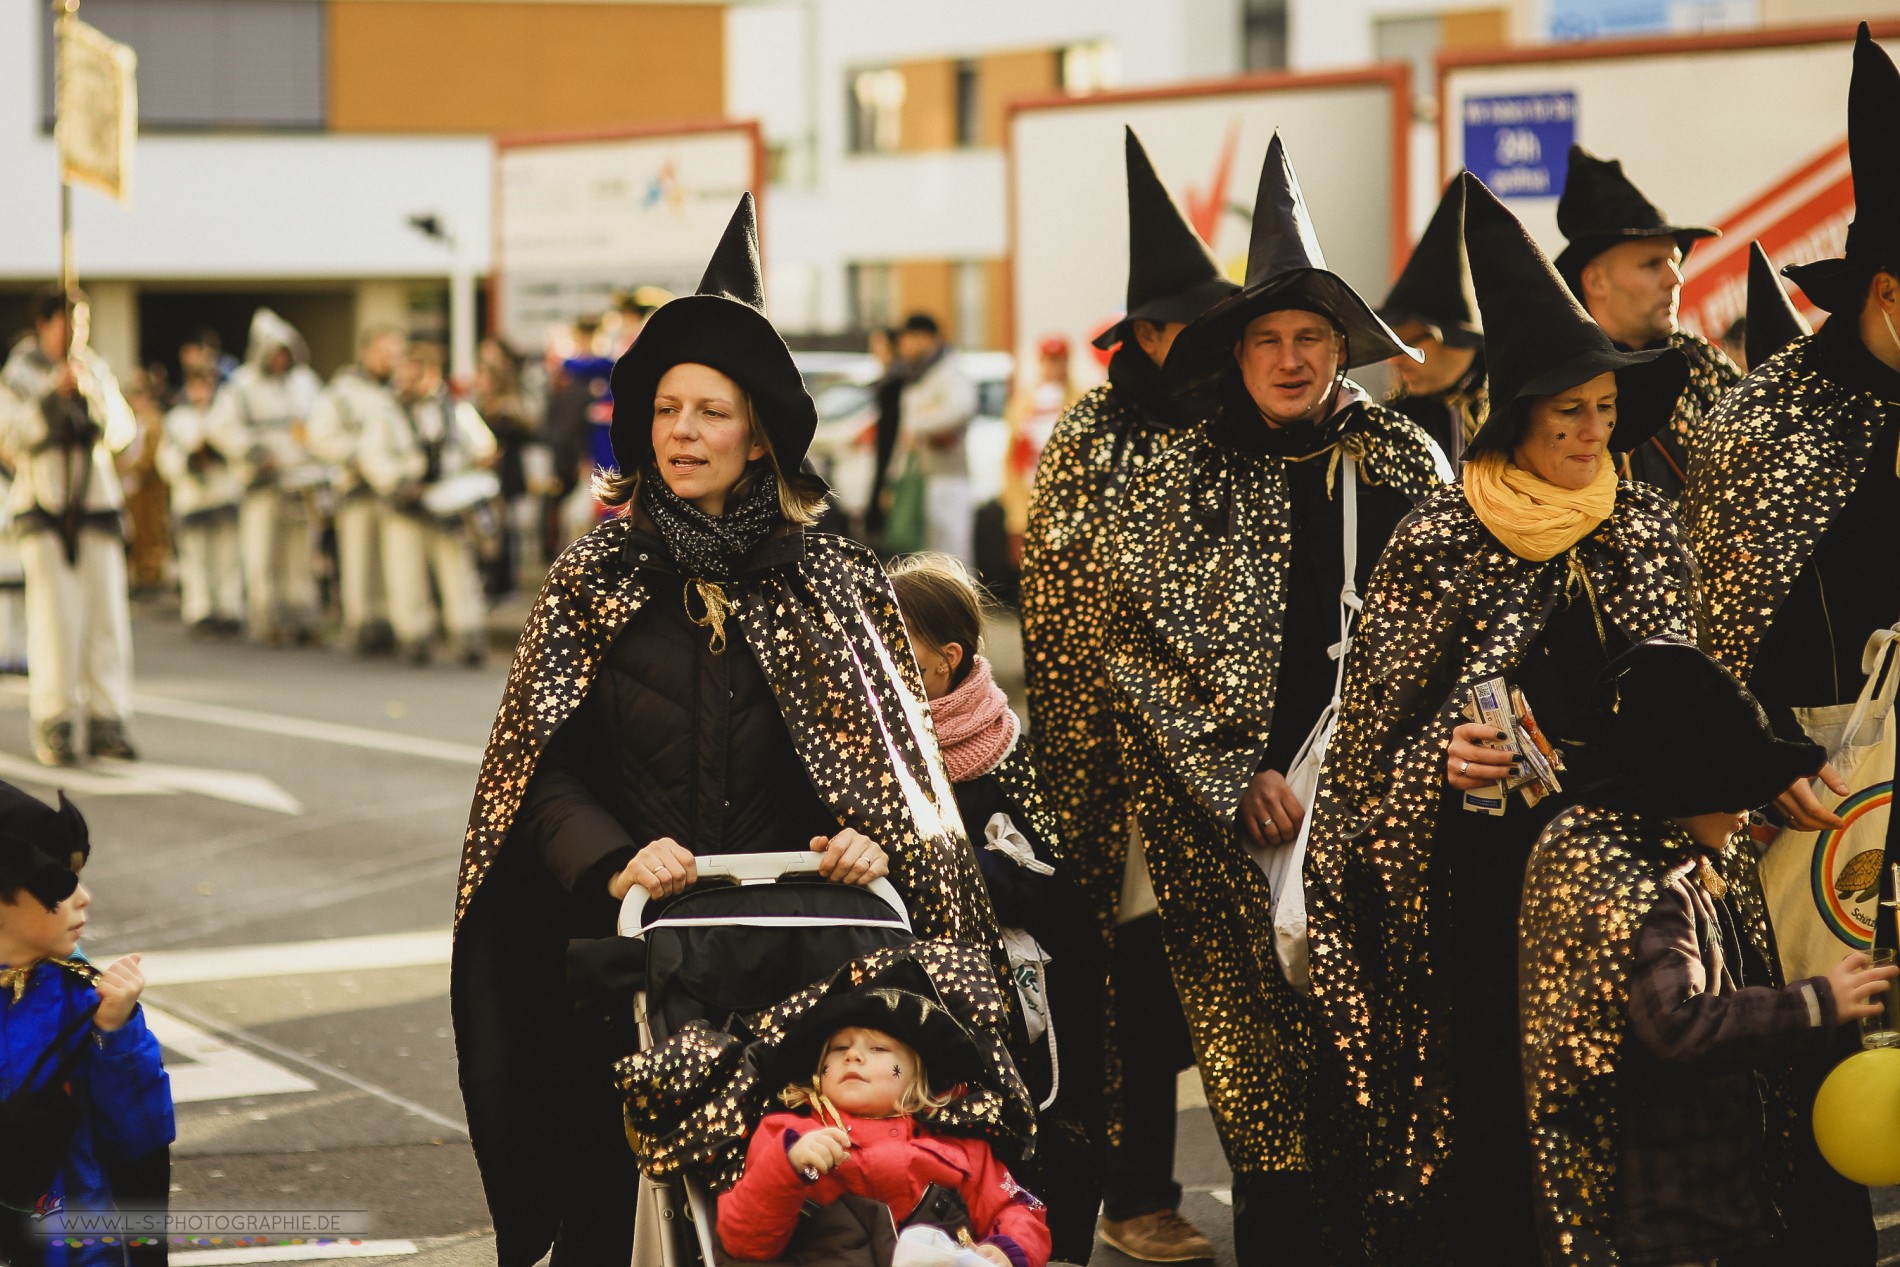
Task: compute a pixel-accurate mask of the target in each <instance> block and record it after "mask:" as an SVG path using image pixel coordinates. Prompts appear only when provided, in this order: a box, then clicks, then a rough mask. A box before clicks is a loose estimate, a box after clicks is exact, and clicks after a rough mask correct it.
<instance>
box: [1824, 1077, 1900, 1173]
mask: <svg viewBox="0 0 1900 1267" xmlns="http://www.w3.org/2000/svg"><path fill="white" fill-rule="evenodd" d="M1814 1142H1815V1143H1816V1144H1818V1145H1819V1146H1820V1148H1821V1156H1823V1157H1825V1158H1827V1164H1828V1165H1830V1166H1832V1167H1834V1169H1836V1170H1838V1171H1840V1172H1841V1174H1843V1175H1845V1176H1846V1177H1847V1178H1849V1179H1852V1180H1853V1181H1854V1182H1855V1183H1864V1184H1867V1185H1868V1186H1870V1187H1884V1186H1886V1185H1888V1184H1896V1183H1900V1048H1897V1047H1877V1048H1874V1049H1872V1050H1870V1051H1863V1052H1856V1053H1855V1054H1854V1055H1852V1056H1849V1057H1848V1058H1847V1059H1846V1060H1843V1061H1842V1062H1841V1063H1840V1064H1838V1065H1836V1066H1835V1067H1834V1072H1833V1073H1830V1074H1829V1075H1828V1076H1827V1080H1826V1081H1825V1082H1823V1083H1822V1084H1821V1090H1820V1092H1819V1093H1818V1094H1816V1095H1815V1097H1814Z"/></svg>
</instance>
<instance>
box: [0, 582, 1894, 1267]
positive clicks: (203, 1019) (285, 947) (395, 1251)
mask: <svg viewBox="0 0 1900 1267" xmlns="http://www.w3.org/2000/svg"><path fill="white" fill-rule="evenodd" d="M993 635H994V636H993V640H992V646H991V653H992V657H993V659H994V660H996V662H997V665H998V670H999V677H1001V678H1002V679H1003V680H1004V682H1005V685H1006V686H1011V687H1013V685H1014V683H1013V682H1012V681H1011V679H1012V678H1015V677H1016V676H1017V674H1018V673H1019V671H1020V669H1019V665H1020V658H1019V652H1018V651H1017V648H1016V643H1015V639H1014V635H1013V630H1011V629H1009V628H1008V627H1007V626H999V627H998V628H997V629H995V630H994V631H993ZM135 638H136V645H137V655H138V673H137V690H136V698H137V703H138V710H139V712H138V716H137V718H136V721H135V723H134V727H133V737H134V739H135V741H136V742H137V743H138V745H139V746H140V748H141V750H142V754H141V755H142V760H141V761H140V762H138V763H136V764H133V765H127V766H122V767H113V768H109V769H108V768H103V767H97V766H95V767H89V768H86V769H83V770H80V771H72V772H62V773H58V774H55V773H54V772H50V771H48V772H42V771H40V770H39V768H38V767H36V766H33V765H32V763H31V760H30V757H29V756H28V746H27V724H26V712H25V697H24V693H23V690H22V687H21V684H20V683H19V682H18V681H17V680H11V681H0V778H6V779H11V780H16V781H20V782H23V783H25V784H26V785H27V786H29V787H31V788H32V789H33V790H35V791H37V792H40V793H41V794H43V795H48V796H50V794H51V792H50V789H51V788H52V787H53V786H55V785H58V786H64V787H66V788H67V789H68V791H69V793H70V795H72V797H73V798H74V800H75V801H76V802H77V803H78V804H79V805H80V806H81V808H82V809H83V810H84V812H85V814H86V816H87V818H88V820H89V822H90V823H91V826H92V833H93V840H94V853H93V859H92V862H91V863H90V864H89V866H88V868H87V872H86V879H87V882H88V884H89V886H90V887H91V888H92V889H93V891H94V894H95V903H94V907H93V911H92V922H91V925H90V928H89V935H88V939H87V943H86V949H87V952H88V953H89V954H91V955H92V956H93V957H94V958H95V959H99V960H103V961H110V960H111V959H112V958H114V957H116V956H117V955H119V954H122V953H125V952H128V951H134V950H136V951H139V952H142V953H144V954H145V955H147V956H148V958H147V960H146V968H147V971H148V976H149V977H150V979H151V982H152V984H151V985H150V987H149V988H148V991H147V994H146V1003H147V1007H148V1011H149V1013H150V1014H151V1017H152V1022H153V1024H154V1027H155V1028H156V1029H157V1030H158V1031H159V1033H160V1037H161V1040H162V1041H163V1042H164V1045H165V1048H166V1059H167V1064H168V1066H169V1067H170V1069H171V1073H172V1077H173V1083H174V1090H175V1092H176V1093H177V1095H178V1098H179V1100H180V1103H179V1139H178V1144H177V1145H176V1147H175V1150H174V1158H175V1160H174V1174H173V1183H174V1191H173V1194H172V1201H173V1206H174V1209H187V1208H189V1209H198V1210H234V1211H247V1210H304V1211H321V1212H337V1213H338V1215H339V1217H342V1218H346V1219H348V1220H351V1221H350V1222H349V1223H348V1224H347V1225H346V1228H345V1230H347V1231H348V1233H349V1236H348V1237H347V1238H346V1239H355V1240H359V1241H362V1242H363V1243H362V1244H360V1245H347V1246H346V1245H336V1246H331V1247H329V1248H327V1249H320V1250H319V1249H311V1248H306V1249H305V1251H304V1253H305V1254H313V1253H314V1254H316V1255H318V1256H319V1257H320V1258H324V1259H340V1258H343V1257H345V1256H347V1257H349V1258H350V1259H352V1260H353V1261H378V1260H386V1261H391V1262H403V1263H414V1264H419V1265H420V1264H431V1265H434V1264H441V1265H448V1264H456V1265H459V1264H474V1263H486V1262H492V1261H493V1237H492V1230H491V1229H490V1228H489V1226H488V1217H487V1211H486V1209H485V1207H484V1204H483V1201H482V1194H481V1188H480V1184H479V1181H478V1179H477V1177H476V1173H475V1167H474V1162H473V1159H472V1157H471V1154H470V1151H469V1146H468V1140H467V1134H466V1131H465V1128H464V1126H463V1122H462V1105H461V1099H460V1094H459V1092H458V1089H457V1085H456V1080H455V1058H454V1047H453V1042H452V1039H451V1036H450V1029H449V1010H448V997H447V995H448V967H447V959H448V928H449V921H450V915H451V910H452V902H453V893H454V877H455V869H456V861H457V855H458V851H459V847H460V838H461V831H462V824H463V820H464V818H465V815H466V813H467V810H468V804H469V799H470V795H471V792H472V788H473V785H474V778H475V771H476V766H477V762H478V760H479V756H480V750H481V747H482V744H483V743H484V741H485V740H486V737H487V732H488V726H489V723H490V721H491V720H492V718H493V714H494V709H495V706H496V703H497V701H498V700H499V698H500V695H501V689H502V682H503V678H504V673H505V664H504V659H505V657H504V656H502V655H500V654H498V655H497V656H496V657H495V662H494V663H493V664H492V665H490V666H489V667H487V668H484V669H474V670H471V669H464V668H452V667H448V666H445V665H444V666H435V667H430V668H426V669H414V668H408V667H404V666H398V665H395V664H391V663H389V662H387V661H371V662H365V661H360V660H356V659H353V658H350V657H348V656H345V655H343V654H341V653H338V652H332V651H326V650H318V649H303V650H270V649H265V648H259V647H252V646H249V645H245V644H242V643H217V644H206V643H200V642H195V641H192V640H191V639H189V638H188V637H187V636H186V635H185V634H184V633H183V631H182V630H181V629H180V628H179V626H178V624H177V621H176V619H175V617H174V616H173V615H172V614H171V613H170V612H168V611H166V610H165V609H164V608H162V607H147V608H143V609H141V610H140V611H138V613H137V614H136V618H135ZM1181 1104H1182V1111H1181V1114H1180V1147H1179V1149H1178V1153H1177V1171H1178V1177H1179V1178H1180V1180H1181V1181H1182V1183H1183V1184H1184V1185H1185V1186H1186V1188H1187V1197H1186V1200H1185V1201H1184V1212H1185V1213H1186V1214H1187V1215H1188V1217H1189V1218H1190V1219H1192V1220H1193V1221H1194V1222H1195V1223H1197V1224H1198V1225H1199V1226H1200V1227H1201V1228H1203V1229H1204V1230H1205V1231H1207V1232H1208V1233H1209V1234H1210V1235H1212V1236H1214V1238H1215V1239H1216V1241H1217V1242H1218V1243H1219V1244H1220V1246H1221V1251H1222V1252H1221V1257H1220V1258H1219V1260H1218V1262H1219V1263H1220V1265H1221V1267H1231V1265H1232V1263H1233V1254H1232V1242H1231V1210H1230V1209H1229V1208H1228V1205H1227V1204H1226V1202H1227V1199H1228V1192H1227V1189H1228V1184H1229V1182H1230V1180H1229V1175H1228V1172H1227V1169H1226V1167H1225V1164H1224V1162H1223V1160H1222V1157H1221V1153H1220V1149H1219V1146H1218V1144H1217V1142H1216V1140H1215V1138H1214V1133H1213V1129H1212V1125H1211V1122H1210V1121H1209V1119H1208V1116H1207V1113H1206V1110H1205V1108H1204V1107H1202V1106H1201V1103H1200V1101H1199V1098H1198V1087H1197V1085H1196V1084H1195V1083H1194V1081H1193V1077H1192V1075H1191V1074H1190V1075H1188V1076H1187V1077H1186V1078H1185V1079H1184V1082H1183V1096H1182V1100H1181ZM1892 1195H1893V1194H1892V1192H1891V1190H1888V1191H1884V1192H1882V1193H1879V1194H1877V1196H1878V1197H1879V1198H1881V1199H1880V1200H1879V1202H1878V1204H1879V1205H1880V1206H1881V1207H1882V1208H1883V1209H1887V1210H1900V1201H1895V1200H1893V1199H1891V1198H1892ZM1885 1218H1886V1219H1892V1220H1893V1221H1894V1222H1896V1223H1900V1213H1889V1214H1887V1215H1886V1216H1885ZM1883 1221H1884V1220H1883ZM207 1239H208V1238H207ZM1882 1240H1883V1245H1882V1248H1883V1254H1884V1255H1885V1257H1884V1258H1883V1262H1900V1228H1888V1229H1887V1230H1885V1231H1884V1232H1883V1236H1882ZM303 1260H304V1261H312V1259H310V1258H304V1259H303ZM174 1261H177V1262H179V1263H180V1264H181V1267H187V1265H188V1264H192V1263H203V1264H209V1263H212V1262H257V1261H270V1259H269V1258H266V1257H265V1256H263V1254H262V1253H261V1251H251V1250H234V1249H233V1248H232V1246H231V1238H229V1237H225V1238H224V1243H223V1244H222V1245H218V1246H213V1245H210V1244H206V1245H204V1246H202V1247H201V1248H200V1249H199V1250H198V1252H196V1253H186V1254H180V1255H178V1256H176V1257H175V1259H174ZM1094 1262H1095V1263H1097V1264H1116V1265H1120V1264H1124V1263H1126V1262H1127V1260H1125V1259H1123V1258H1122V1257H1121V1256H1120V1255H1118V1254H1116V1253H1114V1252H1113V1251H1111V1250H1108V1249H1106V1248H1100V1249H1098V1250H1097V1253H1096V1256H1095V1259H1094Z"/></svg>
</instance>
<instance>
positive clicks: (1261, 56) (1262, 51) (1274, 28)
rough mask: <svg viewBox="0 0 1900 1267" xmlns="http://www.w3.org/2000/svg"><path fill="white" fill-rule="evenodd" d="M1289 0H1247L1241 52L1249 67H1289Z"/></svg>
mask: <svg viewBox="0 0 1900 1267" xmlns="http://www.w3.org/2000/svg"><path fill="white" fill-rule="evenodd" d="M1286 5H1287V0H1244V4H1243V8H1242V10H1241V17H1240V55H1241V61H1242V65H1243V66H1244V67H1245V68H1246V69H1248V70H1285V69H1286Z"/></svg>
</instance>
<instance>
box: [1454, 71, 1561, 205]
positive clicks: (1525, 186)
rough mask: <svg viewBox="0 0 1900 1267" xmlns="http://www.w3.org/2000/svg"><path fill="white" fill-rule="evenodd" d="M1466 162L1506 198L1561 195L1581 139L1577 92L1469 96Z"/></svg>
mask: <svg viewBox="0 0 1900 1267" xmlns="http://www.w3.org/2000/svg"><path fill="white" fill-rule="evenodd" d="M1464 114H1465V118H1464V126H1465V166H1466V167H1467V168H1469V169H1470V170H1471V171H1472V173H1473V174H1474V175H1476V176H1477V178H1478V179H1479V180H1482V181H1483V182H1484V183H1485V184H1486V185H1489V186H1490V187H1491V192H1492V193H1494V194H1496V195H1497V196H1498V197H1500V198H1555V197H1557V196H1558V195H1559V194H1561V193H1563V191H1564V171H1565V169H1566V168H1567V167H1568V166H1569V162H1570V157H1569V156H1570V146H1571V144H1572V143H1573V142H1574V141H1575V140H1576V139H1577V94H1576V93H1574V92H1539V93H1527V94H1523V95H1520V96H1512V97H1472V98H1470V99H1468V100H1467V101H1466V102H1465V108H1464Z"/></svg>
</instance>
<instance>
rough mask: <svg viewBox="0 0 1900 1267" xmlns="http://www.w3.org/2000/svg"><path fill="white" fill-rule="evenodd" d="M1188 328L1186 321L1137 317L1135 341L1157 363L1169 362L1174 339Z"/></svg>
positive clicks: (1164, 363)
mask: <svg viewBox="0 0 1900 1267" xmlns="http://www.w3.org/2000/svg"><path fill="white" fill-rule="evenodd" d="M1185 329H1187V322H1185V321H1158V322H1157V321H1146V320H1143V319H1142V318H1140V317H1137V318H1135V342H1136V343H1138V344H1140V345H1141V350H1142V351H1143V352H1146V353H1147V354H1148V359H1149V360H1151V361H1153V362H1154V363H1155V364H1156V365H1166V364H1167V363H1168V353H1169V352H1171V351H1173V350H1174V340H1175V339H1176V337H1178V336H1179V335H1180V333H1181V331H1183V330H1185Z"/></svg>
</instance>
